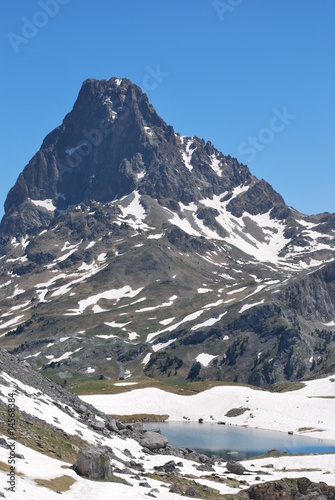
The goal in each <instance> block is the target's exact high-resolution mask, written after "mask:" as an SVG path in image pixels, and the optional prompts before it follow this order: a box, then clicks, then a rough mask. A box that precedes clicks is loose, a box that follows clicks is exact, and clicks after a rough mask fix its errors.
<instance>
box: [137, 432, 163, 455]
mask: <svg viewBox="0 0 335 500" xmlns="http://www.w3.org/2000/svg"><path fill="white" fill-rule="evenodd" d="M139 443H140V445H141V446H143V448H148V450H159V449H161V448H165V447H166V445H167V444H168V438H167V437H166V436H162V434H161V433H160V432H156V431H147V432H145V433H144V434H143V437H141V439H140V440H139Z"/></svg>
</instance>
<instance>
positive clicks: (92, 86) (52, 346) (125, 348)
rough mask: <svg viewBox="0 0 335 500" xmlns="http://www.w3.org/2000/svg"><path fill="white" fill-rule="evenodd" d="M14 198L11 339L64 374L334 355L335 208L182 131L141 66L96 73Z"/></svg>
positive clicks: (2, 332)
mask: <svg viewBox="0 0 335 500" xmlns="http://www.w3.org/2000/svg"><path fill="white" fill-rule="evenodd" d="M5 210H6V213H5V216H4V218H3V220H2V222H1V226H0V236H1V245H0V250H1V255H2V256H1V257H0V258H1V264H2V267H1V275H0V300H1V311H0V313H1V316H0V345H1V346H2V347H5V348H7V349H10V350H12V351H13V352H19V353H20V354H21V356H23V357H25V358H26V359H29V362H31V363H32V364H33V366H34V367H35V368H36V369H41V370H42V371H43V373H45V374H47V375H48V376H51V377H55V378H56V380H58V381H60V382H61V381H64V380H66V381H67V383H70V384H74V383H77V382H78V381H79V380H85V379H90V378H96V379H97V378H101V379H103V378H107V379H108V378H112V379H113V378H118V377H122V378H124V377H130V376H142V375H143V374H145V375H147V376H151V377H152V376H153V377H158V378H160V377H163V378H170V379H171V380H174V381H175V382H178V381H182V380H192V379H197V378H199V377H201V378H207V379H214V380H235V381H240V382H249V383H252V384H256V385H260V386H267V385H270V384H274V383H276V382H280V381H282V380H286V379H289V380H296V379H300V378H302V377H304V378H308V377H314V376H317V375H319V374H325V373H331V371H332V370H333V369H334V359H335V343H334V341H335V329H334V328H333V327H334V326H335V297H334V271H333V269H334V251H335V237H334V235H335V233H334V230H335V216H334V215H332V214H319V215H314V216H306V215H303V214H301V213H299V212H297V211H296V210H294V209H293V208H290V207H288V206H286V204H285V202H284V200H283V198H282V197H281V196H280V195H279V194H278V193H276V192H275V191H274V190H273V188H272V187H271V186H270V185H269V184H268V183H267V182H266V181H264V180H258V179H257V178H255V177H254V176H253V175H252V174H251V173H250V171H249V169H248V168H247V167H246V166H245V165H243V164H241V163H239V162H238V161H237V160H236V159H234V158H231V157H230V156H229V155H228V156H224V155H223V154H222V153H220V152H219V151H217V150H216V149H215V148H214V146H213V145H212V144H211V143H205V142H204V141H203V140H201V139H199V138H197V137H183V136H180V135H179V134H177V133H175V132H174V130H173V128H172V127H171V126H168V125H167V124H166V123H165V122H164V121H163V120H162V119H161V118H160V117H159V116H158V115H157V113H156V112H155V110H154V109H153V107H152V106H151V105H150V103H149V102H148V99H147V97H146V95H145V94H143V93H142V92H141V90H140V89H139V87H137V86H136V85H133V84H132V83H131V82H130V81H129V80H127V79H123V80H121V79H116V78H112V79H111V80H108V81H107V80H103V81H97V80H88V81H86V82H84V84H83V86H82V89H81V90H80V93H79V96H78V99H77V101H76V103H75V105H74V107H73V110H72V111H71V112H70V113H69V114H68V115H67V116H66V117H65V119H64V121H63V124H62V125H61V126H60V127H58V128H57V129H55V130H54V131H53V132H51V133H50V134H49V135H48V136H47V137H46V138H45V140H44V141H43V144H42V147H41V149H40V151H39V152H38V153H37V154H36V155H35V156H34V157H33V159H32V160H31V161H30V162H29V164H28V165H27V166H26V167H25V169H24V170H23V172H22V174H20V176H19V179H18V181H17V183H16V184H15V186H14V187H13V188H12V190H11V191H10V192H9V194H8V197H7V200H6V203H5Z"/></svg>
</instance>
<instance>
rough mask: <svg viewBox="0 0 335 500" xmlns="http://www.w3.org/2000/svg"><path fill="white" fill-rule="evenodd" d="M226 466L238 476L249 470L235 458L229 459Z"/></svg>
mask: <svg viewBox="0 0 335 500" xmlns="http://www.w3.org/2000/svg"><path fill="white" fill-rule="evenodd" d="M226 467H227V470H229V472H232V473H233V474H237V475H238V476H242V474H244V472H246V470H247V469H246V468H245V467H244V466H243V465H242V464H240V463H239V462H235V460H228V462H227V464H226Z"/></svg>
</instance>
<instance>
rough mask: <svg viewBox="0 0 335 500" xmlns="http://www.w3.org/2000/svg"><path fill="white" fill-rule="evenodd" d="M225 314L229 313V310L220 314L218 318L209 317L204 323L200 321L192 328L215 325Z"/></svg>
mask: <svg viewBox="0 0 335 500" xmlns="http://www.w3.org/2000/svg"><path fill="white" fill-rule="evenodd" d="M225 314H227V311H225V312H224V313H222V314H220V316H218V317H217V318H210V319H207V320H206V321H204V322H203V323H199V324H198V325H195V326H192V328H191V330H198V329H199V328H203V327H206V326H212V325H215V323H217V322H218V321H220V319H221V318H223V316H224V315H225Z"/></svg>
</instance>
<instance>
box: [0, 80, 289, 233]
mask: <svg viewBox="0 0 335 500" xmlns="http://www.w3.org/2000/svg"><path fill="white" fill-rule="evenodd" d="M256 181H257V180H256V179H255V178H254V177H253V176H252V175H251V173H250V171H249V169H248V168H247V167H246V166H245V165H243V164H241V163H239V162H238V161H237V160H236V159H233V158H231V157H230V156H224V155H223V154H222V153H220V152H219V151H217V150H216V149H215V148H214V147H213V145H212V144H211V143H210V142H207V143H205V142H204V141H203V140H201V139H199V138H197V137H193V138H190V137H181V136H180V135H178V134H176V133H175V132H174V130H173V128H172V127H171V126H168V125H167V124H166V123H165V122H164V121H163V120H162V119H161V118H160V117H159V116H158V115H157V113H156V111H155V110H154V108H153V107H152V105H151V104H150V103H149V101H148V98H147V96H146V94H144V93H143V92H142V91H141V89H140V88H139V87H138V86H136V85H134V84H132V83H131V81H130V80H128V79H122V80H121V79H119V78H111V79H110V80H101V81H99V80H93V79H89V80H86V81H85V82H84V83H83V85H82V88H81V90H80V92H79V95H78V98H77V100H76V102H75V104H74V107H73V109H72V111H71V112H70V113H68V114H67V115H66V117H65V119H64V121H63V123H62V125H60V126H59V127H57V128H56V129H55V130H53V131H52V132H51V133H50V134H48V135H47V136H46V138H45V139H44V141H43V144H42V146H41V149H40V150H39V151H38V152H37V153H36V155H35V156H34V157H33V158H32V159H31V161H30V162H29V164H28V165H27V166H26V167H25V169H24V170H23V172H22V173H21V174H20V176H19V178H18V180H17V182H16V184H15V186H14V187H13V188H12V189H11V190H10V192H9V194H8V196H7V199H6V202H5V216H4V218H3V220H2V222H1V226H0V231H1V233H2V234H11V235H18V234H22V235H25V234H26V233H29V232H30V231H32V230H34V229H38V228H39V227H41V226H46V225H47V224H48V223H50V222H51V220H53V218H54V217H55V216H57V215H59V213H61V212H63V211H64V210H66V209H68V208H69V207H71V206H74V205H77V204H80V203H82V202H85V201H88V200H95V201H99V202H110V201H112V200H115V199H117V198H122V196H125V195H127V194H129V193H131V192H132V191H134V190H135V189H136V190H138V191H139V192H140V193H141V194H147V195H149V196H151V197H153V198H155V199H157V200H158V201H159V203H161V204H163V205H164V206H167V207H171V208H176V206H177V204H178V202H182V203H190V202H194V201H197V200H199V199H201V198H204V197H212V196H213V195H219V194H221V193H224V192H225V193H229V192H231V191H232V190H233V189H234V188H236V187H238V186H241V185H250V184H254V183H255V182H256ZM260 193H262V196H263V195H264V200H263V201H262V205H263V207H261V209H263V208H266V210H268V209H269V208H271V209H272V208H273V207H274V205H276V206H278V205H279V206H280V209H278V208H277V212H276V214H277V215H280V214H279V212H280V213H281V216H288V215H289V211H288V209H287V207H286V206H285V203H284V200H283V199H282V198H281V197H280V196H279V195H278V194H276V193H275V192H274V191H273V190H272V188H271V187H270V186H269V185H268V184H266V183H265V182H264V181H262V182H261V183H260V184H259V185H258V187H256V188H255V189H254V190H252V191H250V193H249V194H248V195H247V198H248V199H247V198H246V197H244V198H243V200H244V201H245V205H246V206H245V207H244V203H242V201H243V200H242V199H241V200H240V201H239V202H237V200H235V202H234V203H233V204H232V205H231V209H232V212H233V213H236V214H238V213H241V210H242V209H243V208H245V209H246V210H247V211H250V210H251V212H250V213H254V212H258V211H259V207H258V205H259V196H260ZM241 203H242V205H241ZM250 204H252V205H253V207H252V208H250Z"/></svg>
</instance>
